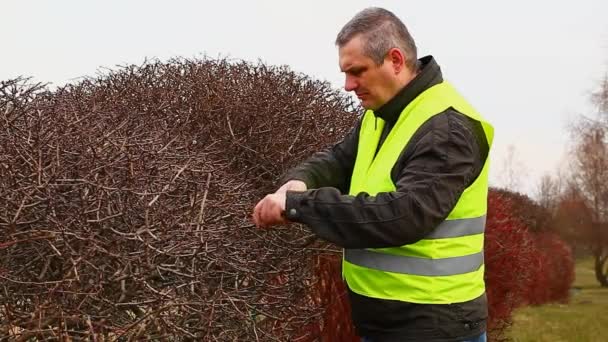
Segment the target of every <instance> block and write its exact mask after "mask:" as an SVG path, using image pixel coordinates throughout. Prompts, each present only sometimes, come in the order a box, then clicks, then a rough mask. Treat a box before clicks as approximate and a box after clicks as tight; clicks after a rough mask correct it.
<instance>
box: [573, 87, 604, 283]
mask: <svg viewBox="0 0 608 342" xmlns="http://www.w3.org/2000/svg"><path fill="white" fill-rule="evenodd" d="M593 101H594V102H595V104H596V105H597V107H598V115H597V117H596V118H594V119H590V118H586V117H584V118H581V120H580V122H579V123H578V124H577V125H575V126H574V127H573V130H572V133H573V138H574V140H575V144H574V150H573V152H574V153H573V162H574V164H573V166H574V176H575V181H576V183H577V185H578V187H579V189H580V193H581V195H582V197H583V198H584V199H585V202H586V203H585V204H586V206H587V207H588V208H590V213H589V215H590V216H591V217H590V219H591V231H590V232H589V236H587V237H586V238H588V242H589V246H590V248H591V250H592V252H593V256H594V258H595V275H596V278H597V280H598V281H599V282H600V284H601V285H602V286H604V287H608V267H607V265H606V263H607V261H608V125H607V120H608V116H607V115H606V114H605V113H604V111H605V110H606V109H608V80H607V79H604V82H603V83H602V85H601V87H600V90H599V91H598V92H596V93H594V94H593Z"/></svg>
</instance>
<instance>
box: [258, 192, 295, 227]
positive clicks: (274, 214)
mask: <svg viewBox="0 0 608 342" xmlns="http://www.w3.org/2000/svg"><path fill="white" fill-rule="evenodd" d="M286 192H287V190H285V191H283V192H281V193H279V192H278V191H277V192H276V193H274V194H270V195H266V197H264V198H263V199H262V200H261V201H259V202H258V204H257V205H256V206H255V208H254V209H253V222H254V223H255V225H256V227H262V228H265V227H270V226H273V225H276V224H283V223H287V220H286V219H285V218H284V217H283V212H284V211H285V201H286V197H287V196H286Z"/></svg>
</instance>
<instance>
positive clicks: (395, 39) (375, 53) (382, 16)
mask: <svg viewBox="0 0 608 342" xmlns="http://www.w3.org/2000/svg"><path fill="white" fill-rule="evenodd" d="M357 35H361V37H362V38H363V53H364V54H365V55H366V56H368V57H369V58H371V59H372V60H373V61H374V62H375V63H376V64H377V65H381V64H382V63H383V61H384V57H386V54H387V53H388V51H389V50H390V49H392V48H398V49H399V50H401V52H403V53H404V54H405V56H406V65H407V67H408V68H409V69H410V70H416V66H417V64H418V56H417V51H416V43H415V42H414V38H412V36H411V35H410V33H409V32H408V30H407V28H406V27H405V24H403V22H402V21H401V20H400V19H399V18H397V16H396V15H395V14H393V12H391V11H388V10H385V9H384V8H378V7H370V8H366V9H364V10H363V11H361V12H359V13H357V14H356V15H355V16H354V17H353V18H352V19H351V20H350V21H349V22H348V23H346V25H344V27H343V28H342V30H340V33H338V37H336V45H337V46H338V47H342V46H344V45H346V44H347V43H348V42H349V41H350V40H351V39H353V38H354V37H355V36H357Z"/></svg>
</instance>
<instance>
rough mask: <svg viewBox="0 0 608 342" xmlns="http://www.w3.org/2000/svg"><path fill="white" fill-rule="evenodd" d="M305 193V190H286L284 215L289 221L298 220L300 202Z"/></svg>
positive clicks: (306, 193) (300, 212)
mask: <svg viewBox="0 0 608 342" xmlns="http://www.w3.org/2000/svg"><path fill="white" fill-rule="evenodd" d="M307 195H308V192H307V191H291V190H289V191H287V193H286V194H285V217H286V218H287V219H288V220H289V221H292V222H298V221H299V219H300V217H301V214H302V210H301V209H302V206H301V203H302V201H303V200H304V198H305V197H306V196H307Z"/></svg>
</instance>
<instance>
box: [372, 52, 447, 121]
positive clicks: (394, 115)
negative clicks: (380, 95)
mask: <svg viewBox="0 0 608 342" xmlns="http://www.w3.org/2000/svg"><path fill="white" fill-rule="evenodd" d="M418 65H419V71H420V72H419V73H418V75H416V77H414V79H413V80H412V81H411V82H409V83H408V84H406V85H405V87H403V89H401V90H400V91H399V92H398V93H397V94H396V95H395V96H394V97H393V98H392V99H390V100H389V101H388V102H387V103H385V104H384V105H382V106H381V107H380V108H378V110H376V111H375V112H374V115H375V116H376V117H379V118H382V119H383V120H384V121H386V122H387V123H388V124H389V125H390V126H391V127H392V126H393V125H394V124H395V122H397V119H398V118H399V115H400V114H401V112H402V111H403V109H404V108H405V107H406V106H407V105H408V104H409V103H410V102H412V100H414V99H415V98H416V97H418V95H420V94H421V93H422V92H424V91H425V90H427V89H428V88H430V87H432V86H434V85H436V84H439V83H441V82H443V76H442V75H441V68H439V65H438V64H437V62H436V61H435V58H433V56H425V57H422V58H420V59H419V60H418Z"/></svg>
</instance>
